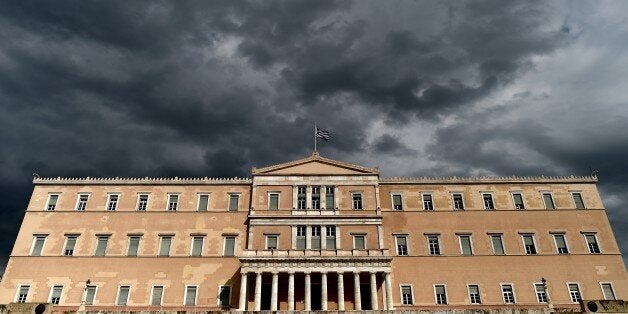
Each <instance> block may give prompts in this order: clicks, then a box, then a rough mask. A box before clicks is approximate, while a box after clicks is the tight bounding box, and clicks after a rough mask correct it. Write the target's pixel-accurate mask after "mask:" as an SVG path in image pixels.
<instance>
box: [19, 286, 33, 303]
mask: <svg viewBox="0 0 628 314" xmlns="http://www.w3.org/2000/svg"><path fill="white" fill-rule="evenodd" d="M30 289H31V286H29V285H20V286H19V287H18V288H17V296H16V298H15V302H17V303H26V300H27V299H28V290H30Z"/></svg>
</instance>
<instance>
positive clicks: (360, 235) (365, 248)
mask: <svg viewBox="0 0 628 314" xmlns="http://www.w3.org/2000/svg"><path fill="white" fill-rule="evenodd" d="M356 237H362V238H364V248H363V249H358V248H356V245H355V244H356V242H355V240H356ZM367 247H368V245H366V234H354V235H353V249H354V250H358V251H366V250H367Z"/></svg>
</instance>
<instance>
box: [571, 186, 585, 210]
mask: <svg viewBox="0 0 628 314" xmlns="http://www.w3.org/2000/svg"><path fill="white" fill-rule="evenodd" d="M574 194H580V199H582V206H583V208H578V207H577V206H576V200H575V199H574V197H573V195H574ZM569 195H571V204H572V205H573V208H574V209H587V203H585V202H584V195H582V191H579V190H573V191H569Z"/></svg>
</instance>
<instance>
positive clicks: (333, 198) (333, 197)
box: [325, 185, 336, 210]
mask: <svg viewBox="0 0 628 314" xmlns="http://www.w3.org/2000/svg"><path fill="white" fill-rule="evenodd" d="M329 191H331V193H330V192H329ZM330 196H331V202H332V203H331V206H330V204H329V202H328V198H330ZM325 209H327V210H329V209H331V210H334V209H336V186H335V185H325Z"/></svg>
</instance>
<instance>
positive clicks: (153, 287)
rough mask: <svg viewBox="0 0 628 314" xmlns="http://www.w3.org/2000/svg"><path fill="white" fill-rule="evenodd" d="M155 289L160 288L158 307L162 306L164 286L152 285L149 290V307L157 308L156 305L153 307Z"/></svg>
mask: <svg viewBox="0 0 628 314" xmlns="http://www.w3.org/2000/svg"><path fill="white" fill-rule="evenodd" d="M155 287H161V296H160V297H159V306H161V305H163V303H164V292H165V291H166V286H165V285H152V286H151V288H150V300H149V302H150V303H149V304H148V305H149V306H157V305H153V301H154V300H153V296H154V291H155Z"/></svg>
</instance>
